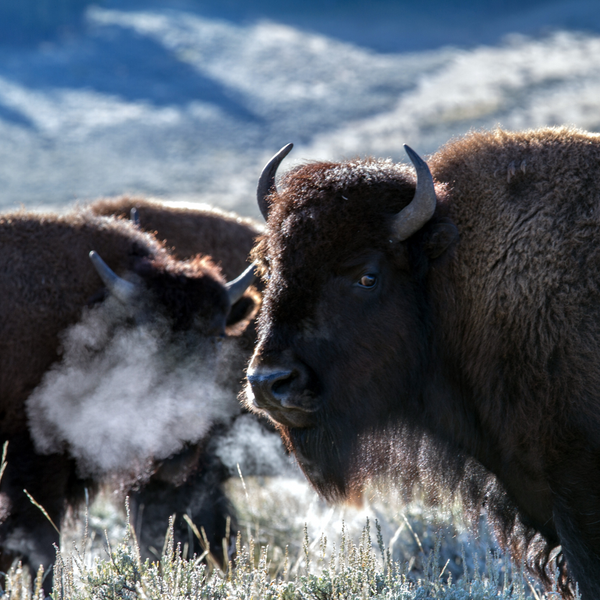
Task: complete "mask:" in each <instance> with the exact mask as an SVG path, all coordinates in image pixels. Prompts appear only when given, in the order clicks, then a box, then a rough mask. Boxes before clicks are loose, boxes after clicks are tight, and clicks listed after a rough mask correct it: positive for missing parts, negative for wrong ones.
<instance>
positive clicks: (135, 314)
mask: <svg viewBox="0 0 600 600" xmlns="http://www.w3.org/2000/svg"><path fill="white" fill-rule="evenodd" d="M90 253H91V258H92V261H93V264H94V266H95V267H96V269H94V266H93V264H92V262H90V258H89V257H88V254H90ZM102 259H104V260H102ZM104 261H106V262H104ZM109 265H110V266H109ZM249 277H251V274H248V277H247V278H245V279H244V280H242V281H240V282H237V283H234V284H226V283H225V280H224V279H223V277H222V275H221V273H220V272H219V270H218V268H217V267H215V265H214V264H212V262H211V261H210V260H208V259H206V258H203V257H196V258H194V259H191V260H189V261H179V260H176V259H175V258H174V257H173V256H172V255H170V254H169V253H168V252H167V251H166V250H165V249H164V247H163V246H162V244H160V243H159V242H157V240H156V239H155V238H154V237H153V236H151V235H148V234H145V233H143V232H142V231H140V230H139V229H138V228H137V227H136V226H134V225H133V224H132V223H129V222H127V221H124V220H123V221H119V220H116V219H112V218H104V217H97V216H94V215H92V214H91V213H90V212H89V211H77V212H73V213H69V214H66V215H64V216H56V215H36V214H31V213H25V212H20V213H12V214H6V215H3V216H1V217H0V288H1V289H2V295H1V297H0V315H1V318H0V432H1V436H2V439H3V440H8V441H9V447H8V457H7V461H8V466H7V468H6V471H5V472H4V474H3V478H2V481H1V484H0V508H1V514H0V563H1V565H2V567H1V568H2V569H3V570H6V569H7V568H8V566H9V565H10V561H11V560H12V558H13V557H17V556H20V557H23V558H24V559H25V560H26V562H29V563H30V564H32V565H33V566H34V567H37V565H39V564H40V563H42V564H44V565H48V564H49V563H51V562H52V558H53V553H54V551H53V548H52V543H53V542H57V541H58V538H57V534H56V532H55V531H54V529H53V527H52V525H51V524H50V523H49V521H48V520H47V519H46V517H45V516H44V515H43V514H42V513H41V511H39V509H38V508H37V507H35V506H34V505H33V504H32V503H30V502H29V500H28V499H27V497H26V496H25V494H24V491H23V490H27V492H28V493H29V494H30V495H31V497H33V498H34V499H35V500H36V501H37V502H38V503H40V504H41V505H42V506H43V507H44V508H45V510H46V511H47V513H48V514H49V516H50V517H51V519H52V520H53V521H54V523H56V524H60V521H61V517H62V515H63V514H64V512H65V510H66V508H67V507H68V506H77V504H78V503H79V502H81V500H82V498H83V496H84V492H85V488H86V487H88V486H92V487H93V479H91V478H90V477H89V476H94V478H95V476H96V474H98V473H102V472H107V471H110V470H113V469H117V470H118V469H121V470H127V469H129V468H134V469H135V470H136V471H137V472H136V476H139V475H142V473H143V470H144V469H145V468H148V469H152V464H151V462H148V453H149V451H150V452H151V455H152V456H154V451H155V448H154V447H153V446H152V444H153V441H152V440H153V439H154V438H153V437H152V435H147V436H144V435H140V430H142V431H149V428H150V429H151V427H152V418H153V417H154V416H155V415H153V414H152V412H150V413H148V411H146V412H145V413H144V412H143V409H144V408H145V407H144V402H143V401H144V398H140V397H139V394H136V393H135V391H136V389H142V390H147V391H148V392H149V393H148V397H147V399H148V404H149V405H150V407H151V406H152V402H154V403H155V404H156V403H157V402H158V404H156V406H158V408H159V409H160V410H163V411H166V412H167V417H168V418H167V419H166V421H165V420H164V419H163V420H162V421H161V420H160V418H161V417H162V416H163V415H161V414H160V413H157V414H156V417H158V418H159V419H158V421H157V422H161V423H163V424H164V423H165V422H166V423H167V424H168V426H169V427H175V428H177V423H178V422H182V423H183V424H184V425H185V431H184V433H183V435H180V437H179V438H177V439H174V440H172V439H170V438H163V439H167V442H168V443H167V445H166V446H165V445H163V446H162V447H161V449H160V452H158V453H156V457H157V458H166V457H167V456H168V455H169V454H170V453H172V452H174V451H176V450H178V449H180V448H181V446H182V444H185V443H186V442H195V441H197V440H198V439H199V438H200V437H202V435H204V434H205V433H207V432H208V431H209V430H210V428H211V427H212V426H213V423H214V422H218V421H219V420H220V419H221V418H225V417H226V415H227V409H226V408H224V407H223V406H222V405H221V404H220V403H219V402H216V403H212V404H211V403H210V402H209V403H208V404H206V403H204V402H203V401H202V398H203V394H204V393H205V392H206V390H205V389H202V388H201V387H198V389H192V388H193V386H191V385H190V382H189V381H188V388H187V389H184V388H182V387H181V384H180V382H179V381H178V379H177V375H178V374H182V372H183V368H184V367H182V365H184V366H187V367H188V369H189V372H190V373H191V372H192V371H193V369H200V368H202V366H203V365H209V368H210V369H212V372H213V374H214V377H213V378H212V380H211V379H203V380H200V381H202V382H204V381H206V382H208V383H207V385H208V387H209V389H210V391H214V390H218V389H220V381H219V378H220V377H223V378H224V379H227V378H228V373H227V363H222V362H221V363H219V356H220V353H219V351H217V350H218V348H220V347H225V348H226V347H227V344H228V342H229V340H228V338H223V337H222V336H223V335H224V334H225V331H226V326H227V320H228V317H229V315H230V314H231V312H232V306H235V304H236V303H237V301H238V300H239V299H240V297H241V296H242V294H243V289H244V288H245V287H246V285H247V284H248V283H249ZM139 341H141V342H142V343H143V348H144V349H146V350H147V351H148V352H147V354H146V355H144V354H143V353H142V351H141V347H140V345H139V344H137V342H139ZM58 361H60V365H61V366H60V368H58V369H56V370H51V367H52V365H53V364H55V365H56V364H58ZM136 361H137V362H136ZM127 365H130V366H134V367H136V368H137V370H136V368H134V369H133V370H132V369H129V370H128V369H127V368H126V367H127ZM143 365H146V368H145V369H144V368H143ZM221 366H225V370H224V371H223V372H222V371H221ZM44 376H45V377H44ZM238 377H239V375H238ZM42 378H44V379H43V381H42ZM153 382H154V384H153ZM40 383H42V384H41V385H40ZM213 384H214V385H213ZM169 385H170V386H171V388H172V389H170V388H169ZM161 386H162V387H161ZM161 392H164V393H165V394H170V395H169V397H168V400H169V404H167V405H165V406H164V407H161V406H160V401H161V398H159V397H158V395H159V393H161ZM84 398H86V399H87V400H89V401H88V402H83V399H84ZM132 398H133V399H136V400H137V402H138V403H137V405H135V406H136V407H137V408H138V409H140V412H142V414H141V415H140V419H139V421H137V422H136V420H135V418H133V419H132V418H129V419H128V418H121V419H120V420H119V415H120V414H122V415H131V410H130V408H131V407H129V406H128V401H129V400H130V399H132ZM120 399H124V401H120ZM180 399H182V400H185V402H182V404H181V405H178V404H177V403H178V402H179V400H180ZM96 400H105V404H102V402H96ZM26 403H27V405H28V406H27V409H28V410H26ZM231 405H232V407H234V406H235V397H234V395H233V397H232V400H231ZM134 408H135V407H134ZM111 420H112V421H111ZM111 422H113V423H116V425H117V426H118V427H119V431H121V435H118V434H113V433H112V432H110V431H108V429H107V427H108V425H107V423H111ZM175 430H176V429H175ZM175 430H174V431H175ZM169 431H170V430H169V429H168V428H167V431H166V433H167V434H168V433H169ZM158 433H160V432H158ZM34 439H35V444H34ZM115 440H116V441H117V442H118V444H120V446H118V448H113V444H112V442H114V441H115ZM168 444H171V446H169V445H168ZM119 450H121V451H122V452H119ZM161 453H162V455H161ZM73 457H77V461H76V460H75V459H74V458H73Z"/></svg>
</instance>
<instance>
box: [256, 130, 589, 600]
mask: <svg viewBox="0 0 600 600" xmlns="http://www.w3.org/2000/svg"><path fill="white" fill-rule="evenodd" d="M429 165H430V168H431V171H432V173H433V176H434V180H435V181H436V189H437V195H438V207H437V210H436V213H435V215H434V217H433V218H432V219H431V220H430V221H429V222H428V223H427V224H426V225H425V226H424V227H423V228H422V229H421V230H420V231H418V232H417V233H415V234H414V235H413V236H412V237H410V238H409V239H408V240H406V241H405V242H398V241H394V240H392V236H391V227H390V225H391V220H392V218H393V216H394V215H395V214H396V213H397V212H398V211H399V210H400V209H401V208H403V207H404V206H405V205H407V204H408V203H409V202H410V201H411V199H412V197H413V194H414V179H413V175H412V174H411V169H408V168H407V167H405V166H401V165H395V164H392V163H391V162H389V161H381V160H373V159H368V160H357V161H349V162H345V163H340V164H334V163H315V164H308V165H305V166H301V167H298V168H296V169H294V170H293V171H292V172H290V173H288V175H287V176H286V177H285V178H284V180H283V183H282V185H281V186H280V187H281V189H280V191H279V193H278V194H274V195H273V197H272V198H271V201H272V205H271V206H272V208H271V212H270V215H269V221H268V227H267V231H266V234H265V236H264V237H263V239H262V240H261V241H260V243H259V245H258V246H257V249H256V251H255V254H256V258H258V259H259V260H260V261H262V263H263V269H264V271H265V272H268V274H269V278H268V281H267V287H266V291H265V296H264V304H263V309H262V312H261V315H260V320H259V332H260V335H259V345H258V347H257V349H256V351H255V355H254V358H253V361H252V363H251V368H250V370H249V379H250V382H251V384H252V390H249V396H250V399H249V404H250V405H252V404H253V403H254V405H255V406H254V407H255V409H256V408H257V407H258V408H262V409H265V410H268V411H269V412H270V414H271V416H272V418H273V419H275V421H277V422H278V426H279V427H280V430H281V432H282V434H283V437H284V439H286V440H287V443H288V444H289V446H290V447H291V448H292V449H293V450H294V452H295V453H296V456H297V457H298V459H299V462H300V464H301V466H302V467H303V469H304V470H305V472H306V474H307V476H308V477H309V478H310V479H311V480H312V482H313V484H314V485H315V486H316V487H317V488H318V489H319V490H320V491H321V492H322V493H323V494H325V495H326V496H329V497H336V496H340V495H342V496H343V495H345V494H347V493H349V491H351V490H352V488H353V487H355V486H358V485H360V484H361V481H362V479H363V478H364V477H367V476H370V475H373V474H374V473H375V472H377V471H379V470H381V469H384V468H386V469H390V470H391V471H392V472H394V473H395V474H396V475H398V476H400V477H403V478H404V479H406V480H407V481H408V482H409V483H412V482H414V481H415V480H417V479H420V480H421V481H422V482H423V483H424V484H425V485H426V486H429V487H431V485H432V483H431V482H432V481H435V480H436V479H438V480H439V481H440V482H441V483H442V486H441V487H444V486H445V487H447V488H450V489H451V490H458V491H460V492H461V493H462V495H463V498H464V499H465V501H466V503H467V505H468V506H469V507H470V508H471V509H472V510H474V511H476V510H477V509H478V508H480V507H482V506H485V507H486V508H487V510H488V513H489V514H490V517H491V519H492V520H493V522H494V523H495V525H496V530H497V533H498V535H499V537H500V539H501V541H503V542H504V543H505V544H506V545H508V546H510V548H511V549H512V551H513V552H514V553H515V555H516V557H517V558H518V557H520V556H523V557H525V559H526V560H527V562H528V564H529V566H530V567H531V568H532V570H534V571H535V572H536V573H537V574H538V575H539V576H540V577H541V578H542V580H543V581H544V582H545V584H546V585H550V580H551V579H552V576H553V574H554V571H555V569H556V567H558V569H559V573H560V575H559V582H558V583H559V585H560V586H561V589H562V590H563V592H564V594H565V595H566V596H569V595H570V594H572V593H573V589H574V583H573V581H574V580H577V581H578V583H579V586H580V590H581V592H582V596H583V598H586V599H590V598H595V597H596V595H597V589H598V586H600V542H599V540H600V517H599V514H600V471H599V465H600V442H599V441H598V436H599V433H600V395H599V394H600V392H599V391H598V390H600V276H599V272H600V271H599V267H600V241H599V237H598V232H599V231H600V183H599V182H600V136H598V135H594V134H589V133H586V132H582V131H578V130H574V129H567V128H561V129H545V130H539V131H528V132H523V133H508V132H505V131H501V130H496V131H493V132H489V133H473V134H470V135H468V136H466V137H465V138H463V139H460V140H457V141H453V142H450V143H449V144H448V145H447V146H446V147H444V148H442V149H441V150H440V151H439V152H437V153H436V154H434V155H433V156H432V157H431V159H430V160H429ZM453 225H454V226H455V228H456V229H454V227H453ZM452 230H454V231H456V230H457V232H458V236H454V237H453V236H452V235H449V234H448V232H449V231H452ZM365 275H369V276H374V277H375V278H376V285H374V286H373V287H372V288H365V287H361V286H360V285H358V283H359V282H360V281H368V278H367V279H366V280H363V279H361V278H363V277H364V276H365ZM269 373H272V374H273V376H274V380H275V379H276V380H277V381H276V383H274V384H273V387H272V389H271V390H270V391H269V392H268V393H267V392H264V390H263V389H262V388H260V386H259V385H258V382H259V379H260V377H263V376H264V375H266V374H269ZM284 375H285V377H284ZM263 381H264V379H263ZM253 393H254V399H253V398H252V396H253ZM433 487H434V488H435V485H434V486H433ZM559 545H561V546H562V551H561V552H558V551H556V552H553V550H554V549H558V546H559ZM551 555H552V558H553V560H550V558H551ZM565 558H566V561H567V563H568V571H567V568H566V565H565ZM569 576H570V577H569Z"/></svg>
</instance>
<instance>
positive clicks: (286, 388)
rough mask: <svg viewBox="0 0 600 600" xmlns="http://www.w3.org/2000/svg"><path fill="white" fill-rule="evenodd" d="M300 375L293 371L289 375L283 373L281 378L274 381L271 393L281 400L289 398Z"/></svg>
mask: <svg viewBox="0 0 600 600" xmlns="http://www.w3.org/2000/svg"><path fill="white" fill-rule="evenodd" d="M297 376H298V373H297V372H296V371H291V372H289V373H282V374H281V377H280V378H278V379H276V380H275V381H273V383H272V385H271V391H272V393H273V395H274V396H276V397H278V398H281V397H283V396H287V395H288V393H289V392H290V389H291V387H292V383H293V382H294V380H295V379H296V378H297Z"/></svg>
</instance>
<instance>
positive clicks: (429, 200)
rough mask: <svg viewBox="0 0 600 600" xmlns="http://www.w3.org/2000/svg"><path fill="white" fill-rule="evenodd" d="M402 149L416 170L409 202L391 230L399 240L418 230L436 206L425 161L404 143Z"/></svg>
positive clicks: (396, 218) (395, 219)
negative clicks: (413, 191) (412, 193)
mask: <svg viewBox="0 0 600 600" xmlns="http://www.w3.org/2000/svg"><path fill="white" fill-rule="evenodd" d="M404 149H405V150H406V154H408V158H410V161H411V162H412V164H413V166H414V167H415V171H416V172H417V189H416V190H415V195H414V198H413V199H412V201H411V203H410V204H409V205H408V206H405V207H404V208H403V209H402V210H401V211H400V212H399V213H398V214H397V215H396V217H395V218H394V224H393V226H392V230H393V233H394V237H395V238H396V239H397V240H398V241H400V242H402V241H404V240H406V239H408V238H409V237H410V236H411V235H412V234H413V233H416V232H417V231H419V229H421V227H423V225H425V223H427V221H429V219H431V217H433V213H434V212H435V207H436V206H437V198H436V196H435V187H434V185H433V177H432V176H431V171H430V170H429V167H428V166H427V163H426V162H425V161H424V160H423V159H422V158H421V157H420V156H419V155H418V154H417V153H416V152H415V151H414V150H413V149H412V148H411V147H409V146H407V145H406V144H404Z"/></svg>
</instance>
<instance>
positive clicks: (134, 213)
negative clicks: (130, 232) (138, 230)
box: [129, 206, 140, 227]
mask: <svg viewBox="0 0 600 600" xmlns="http://www.w3.org/2000/svg"><path fill="white" fill-rule="evenodd" d="M129 220H130V221H131V222H132V223H133V224H134V225H137V226H138V227H139V226H140V213H139V211H138V209H137V208H136V207H135V206H134V207H133V208H132V209H131V210H130V211H129Z"/></svg>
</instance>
